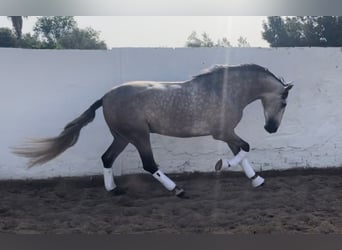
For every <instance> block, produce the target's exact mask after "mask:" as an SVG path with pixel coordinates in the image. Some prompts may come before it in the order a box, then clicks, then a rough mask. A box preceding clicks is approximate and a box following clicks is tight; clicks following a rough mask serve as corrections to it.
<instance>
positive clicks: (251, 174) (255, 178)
mask: <svg viewBox="0 0 342 250" xmlns="http://www.w3.org/2000/svg"><path fill="white" fill-rule="evenodd" d="M241 166H242V169H243V171H244V172H245V174H246V176H247V177H248V178H249V179H252V186H253V187H259V186H260V185H261V184H263V183H264V181H265V180H264V178H262V177H260V176H259V175H256V174H255V171H254V169H253V168H252V166H251V164H250V163H249V161H248V160H247V159H246V158H245V159H243V160H242V162H241Z"/></svg>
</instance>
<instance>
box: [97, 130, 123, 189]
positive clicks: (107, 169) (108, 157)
mask: <svg viewBox="0 0 342 250" xmlns="http://www.w3.org/2000/svg"><path fill="white" fill-rule="evenodd" d="M127 144H128V141H127V140H126V139H125V138H123V137H121V136H118V135H117V136H115V139H114V141H113V142H112V144H111V145H110V146H109V148H108V149H107V150H106V152H105V153H104V154H103V155H102V157H101V159H102V163H103V177H104V184H105V188H106V190H107V191H109V192H112V193H113V194H114V195H121V194H124V193H125V192H124V190H122V189H121V188H119V187H118V186H117V185H116V184H115V181H114V176H113V169H112V166H113V163H114V161H115V159H116V158H117V157H118V156H119V154H120V153H121V152H122V151H123V150H124V149H125V147H126V146H127Z"/></svg>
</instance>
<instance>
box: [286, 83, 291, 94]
mask: <svg viewBox="0 0 342 250" xmlns="http://www.w3.org/2000/svg"><path fill="white" fill-rule="evenodd" d="M292 88H293V84H292V83H288V84H286V86H285V90H286V91H287V92H288V91H289V90H290V89H292Z"/></svg>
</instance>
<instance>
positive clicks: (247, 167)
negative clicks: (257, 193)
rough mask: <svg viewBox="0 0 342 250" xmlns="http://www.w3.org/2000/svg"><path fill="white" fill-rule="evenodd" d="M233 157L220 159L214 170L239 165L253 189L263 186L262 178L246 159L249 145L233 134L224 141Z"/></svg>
mask: <svg viewBox="0 0 342 250" xmlns="http://www.w3.org/2000/svg"><path fill="white" fill-rule="evenodd" d="M225 141H226V142H227V144H228V146H229V148H230V149H231V150H232V152H233V154H234V155H235V156H234V158H233V159H221V160H219V161H218V162H217V163H216V165H215V170H216V171H220V170H221V169H226V168H230V167H232V166H237V165H238V164H240V165H241V167H242V169H243V171H244V172H245V174H246V176H247V178H249V179H251V181H252V186H253V187H259V186H261V185H263V184H264V182H265V180H264V178H262V177H260V176H259V175H257V174H256V173H255V171H254V169H253V167H252V166H251V164H250V163H249V161H248V159H247V154H248V152H249V149H250V147H249V144H248V143H247V142H245V141H244V140H242V139H241V138H240V137H238V136H237V135H236V134H235V133H234V134H232V135H231V136H229V137H228V138H227V139H226V140H225Z"/></svg>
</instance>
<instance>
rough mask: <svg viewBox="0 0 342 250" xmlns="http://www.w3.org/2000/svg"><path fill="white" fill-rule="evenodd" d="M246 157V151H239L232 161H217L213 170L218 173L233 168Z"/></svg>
mask: <svg viewBox="0 0 342 250" xmlns="http://www.w3.org/2000/svg"><path fill="white" fill-rule="evenodd" d="M246 155H247V152H246V151H243V150H240V152H239V153H238V154H237V155H235V156H234V158H233V159H230V160H228V159H221V161H218V163H217V164H216V166H215V170H216V171H220V170H222V169H226V168H229V167H235V166H237V165H239V163H240V162H241V161H242V160H243V159H244V158H245V157H246Z"/></svg>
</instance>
